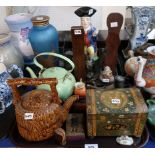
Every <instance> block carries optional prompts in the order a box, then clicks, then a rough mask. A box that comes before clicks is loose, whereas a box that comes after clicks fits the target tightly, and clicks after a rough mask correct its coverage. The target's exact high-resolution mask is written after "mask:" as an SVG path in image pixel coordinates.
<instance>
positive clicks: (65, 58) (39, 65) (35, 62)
mask: <svg viewBox="0 0 155 155" xmlns="http://www.w3.org/2000/svg"><path fill="white" fill-rule="evenodd" d="M41 55H51V56H55V57H58V58H61V59H63V60H65V61H67V62H68V63H69V64H70V65H71V66H72V69H71V70H69V71H68V72H70V73H71V72H72V71H73V69H74V68H75V65H74V63H73V62H72V61H71V60H70V59H69V58H67V57H65V56H63V55H61V54H57V53H54V52H52V53H49V52H44V53H41V54H38V55H37V56H35V57H34V59H33V62H34V64H35V65H36V66H38V67H39V68H40V69H41V70H43V69H44V67H43V65H41V64H40V63H39V62H38V61H37V57H39V56H41Z"/></svg>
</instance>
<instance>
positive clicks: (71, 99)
mask: <svg viewBox="0 0 155 155" xmlns="http://www.w3.org/2000/svg"><path fill="white" fill-rule="evenodd" d="M78 99H79V96H78V95H73V96H71V97H69V98H68V99H67V100H66V102H65V103H64V109H65V110H66V111H67V112H69V110H70V108H71V106H72V104H73V103H74V102H75V101H76V100H78Z"/></svg>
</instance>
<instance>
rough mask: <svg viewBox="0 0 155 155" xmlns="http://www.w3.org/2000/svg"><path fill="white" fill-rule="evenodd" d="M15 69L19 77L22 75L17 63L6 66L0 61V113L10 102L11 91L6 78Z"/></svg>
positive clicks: (9, 77) (9, 76) (8, 77)
mask: <svg viewBox="0 0 155 155" xmlns="http://www.w3.org/2000/svg"><path fill="white" fill-rule="evenodd" d="M15 70H16V72H17V73H18V75H19V77H23V72H22V70H21V69H20V68H19V67H18V66H17V65H15V64H12V65H10V66H9V67H8V68H7V67H6V66H5V65H4V64H3V63H0V114H1V113H4V111H5V109H6V108H7V107H9V106H10V105H11V104H12V92H11V89H10V87H9V86H8V84H7V80H8V79H11V78H12V76H11V73H12V72H13V71H15Z"/></svg>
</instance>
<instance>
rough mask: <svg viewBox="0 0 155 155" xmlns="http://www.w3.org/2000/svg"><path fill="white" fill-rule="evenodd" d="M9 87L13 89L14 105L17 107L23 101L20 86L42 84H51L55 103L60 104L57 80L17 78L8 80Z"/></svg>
mask: <svg viewBox="0 0 155 155" xmlns="http://www.w3.org/2000/svg"><path fill="white" fill-rule="evenodd" d="M7 83H8V85H9V86H10V87H11V88H12V92H13V99H14V101H13V104H14V105H15V104H16V103H18V102H19V101H20V100H21V97H20V94H19V92H18V89H17V86H18V85H25V86H28V85H35V86H36V85H40V84H49V85H50V88H51V95H52V99H53V102H55V103H60V102H61V101H60V99H59V97H58V92H57V90H56V85H57V83H58V81H57V79H56V78H33V79H32V78H16V79H8V80H7Z"/></svg>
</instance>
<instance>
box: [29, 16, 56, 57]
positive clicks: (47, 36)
mask: <svg viewBox="0 0 155 155" xmlns="http://www.w3.org/2000/svg"><path fill="white" fill-rule="evenodd" d="M31 20H32V23H33V27H32V28H31V30H30V32H29V40H30V42H31V46H32V48H33V50H34V52H35V54H36V55H37V54H39V53H42V52H58V47H59V46H58V32H57V30H56V28H55V27H54V26H52V25H51V24H49V17H48V16H35V17H33V18H32V19H31Z"/></svg>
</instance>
